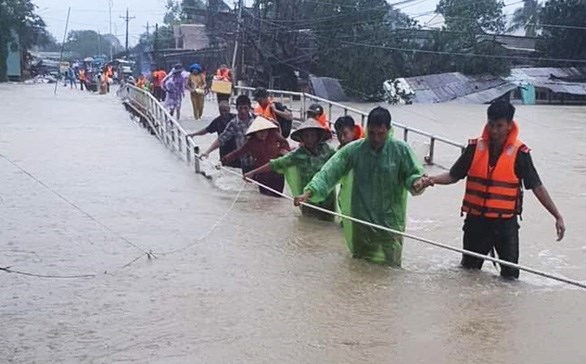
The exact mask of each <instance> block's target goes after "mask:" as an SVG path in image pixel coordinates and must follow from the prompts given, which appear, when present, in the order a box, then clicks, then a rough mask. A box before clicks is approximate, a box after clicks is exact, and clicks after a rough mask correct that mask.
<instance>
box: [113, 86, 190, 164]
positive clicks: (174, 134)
mask: <svg viewBox="0 0 586 364" xmlns="http://www.w3.org/2000/svg"><path fill="white" fill-rule="evenodd" d="M118 96H119V97H120V98H122V99H123V100H124V102H125V104H126V105H127V106H128V107H130V108H131V109H132V110H133V112H134V113H135V114H138V116H139V117H140V119H141V120H140V121H141V124H142V125H143V126H145V127H146V128H147V129H149V130H150V131H151V132H152V133H153V134H154V135H155V136H156V137H157V138H158V139H159V140H160V141H161V142H162V143H163V144H164V145H165V146H167V147H168V148H169V149H171V150H172V151H173V152H175V153H176V154H177V155H179V156H180V157H181V158H182V159H184V160H185V161H186V162H188V163H193V165H194V167H195V172H196V173H199V172H200V164H199V159H198V158H197V157H196V156H197V155H199V147H198V146H197V145H195V143H194V141H193V139H192V138H187V134H188V133H187V131H185V129H184V128H183V127H182V126H181V125H180V124H179V122H177V120H176V119H175V118H174V117H173V116H172V115H171V114H170V113H169V111H167V109H165V107H164V106H163V105H162V104H161V103H160V102H159V101H158V100H157V99H156V98H155V97H154V96H153V95H152V94H151V93H150V92H148V91H146V90H143V89H140V88H137V87H135V86H133V85H130V84H125V85H122V86H121V87H120V90H119V91H118Z"/></svg>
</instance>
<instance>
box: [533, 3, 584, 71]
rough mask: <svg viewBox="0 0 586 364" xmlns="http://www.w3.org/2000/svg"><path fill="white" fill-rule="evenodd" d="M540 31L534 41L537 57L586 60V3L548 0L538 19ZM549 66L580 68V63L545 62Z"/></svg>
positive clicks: (581, 64)
mask: <svg viewBox="0 0 586 364" xmlns="http://www.w3.org/2000/svg"><path fill="white" fill-rule="evenodd" d="M539 21H540V24H542V32H541V35H540V36H539V38H538V41H537V50H538V51H539V52H540V55H542V56H543V57H548V58H565V59H577V60H578V59H579V60H585V59H586V2H584V1H578V0H549V1H547V2H546V3H545V5H544V7H543V9H542V10H541V12H540V16H539ZM542 63H543V64H544V65H549V66H569V65H576V66H583V65H584V64H583V63H575V64H572V63H571V62H557V63H552V62H547V63H544V62H542Z"/></svg>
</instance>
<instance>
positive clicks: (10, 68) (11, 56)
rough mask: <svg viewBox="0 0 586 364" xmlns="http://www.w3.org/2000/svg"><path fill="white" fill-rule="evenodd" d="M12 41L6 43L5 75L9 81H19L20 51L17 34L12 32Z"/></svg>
mask: <svg viewBox="0 0 586 364" xmlns="http://www.w3.org/2000/svg"><path fill="white" fill-rule="evenodd" d="M12 37H13V38H14V40H13V41H12V42H10V43H8V57H7V58H6V66H7V69H6V75H7V76H8V79H9V80H13V81H19V80H20V78H21V76H22V49H21V48H20V42H19V39H18V34H16V32H14V30H13V31H12Z"/></svg>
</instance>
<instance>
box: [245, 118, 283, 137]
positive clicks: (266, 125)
mask: <svg viewBox="0 0 586 364" xmlns="http://www.w3.org/2000/svg"><path fill="white" fill-rule="evenodd" d="M277 128H278V126H277V125H275V123H273V122H272V121H270V120H269V119H265V118H263V117H262V116H257V117H256V119H254V121H253V122H252V124H250V126H249V127H248V130H247V131H246V135H251V134H253V133H256V132H257V131H262V130H268V129H277Z"/></svg>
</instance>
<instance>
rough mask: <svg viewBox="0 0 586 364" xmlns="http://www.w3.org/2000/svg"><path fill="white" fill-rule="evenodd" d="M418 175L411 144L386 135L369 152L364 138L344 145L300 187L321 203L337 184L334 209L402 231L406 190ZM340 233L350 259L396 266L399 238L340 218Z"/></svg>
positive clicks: (399, 264) (418, 169) (398, 261)
mask: <svg viewBox="0 0 586 364" xmlns="http://www.w3.org/2000/svg"><path fill="white" fill-rule="evenodd" d="M422 175H423V166H422V165H421V163H420V162H419V161H418V160H417V159H416V157H415V155H414V153H413V151H412V150H411V147H409V145H408V144H406V143H404V142H403V141H400V140H396V139H394V138H392V137H389V139H388V141H387V142H386V143H385V144H384V145H383V146H382V147H381V149H380V150H378V151H374V150H373V149H372V147H371V145H370V142H369V141H368V139H363V140H358V141H355V142H352V143H350V144H348V145H346V146H345V147H344V148H342V149H340V150H339V151H338V152H337V153H336V154H335V155H334V157H332V158H331V159H330V160H329V161H328V162H327V163H326V164H325V166H324V167H323V168H322V169H321V171H320V172H319V173H318V174H316V175H315V176H314V177H313V179H312V180H311V182H310V183H309V184H308V185H307V186H306V187H305V191H308V190H309V191H311V193H312V197H311V201H312V202H314V203H317V202H321V201H323V200H324V198H326V196H330V193H331V191H332V190H333V189H334V188H335V186H336V185H337V184H338V183H339V182H341V188H340V198H339V202H340V208H341V210H342V213H343V214H344V215H347V216H352V217H354V218H357V219H360V220H364V221H368V222H371V223H374V224H377V225H382V226H385V227H389V228H392V229H394V230H398V231H405V220H406V207H407V191H409V192H411V194H414V191H413V188H412V185H413V182H415V180H417V179H418V178H420V177H421V176H422ZM343 227H344V237H345V240H346V243H347V245H348V248H349V249H350V251H351V252H352V256H353V257H355V258H363V259H366V260H369V261H372V262H375V263H383V264H388V265H392V266H396V267H400V266H401V254H402V250H403V239H402V237H401V236H398V235H395V234H392V233H390V232H387V231H383V230H380V229H375V228H371V227H368V226H364V225H362V224H358V223H355V222H352V221H350V220H347V219H343Z"/></svg>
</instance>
